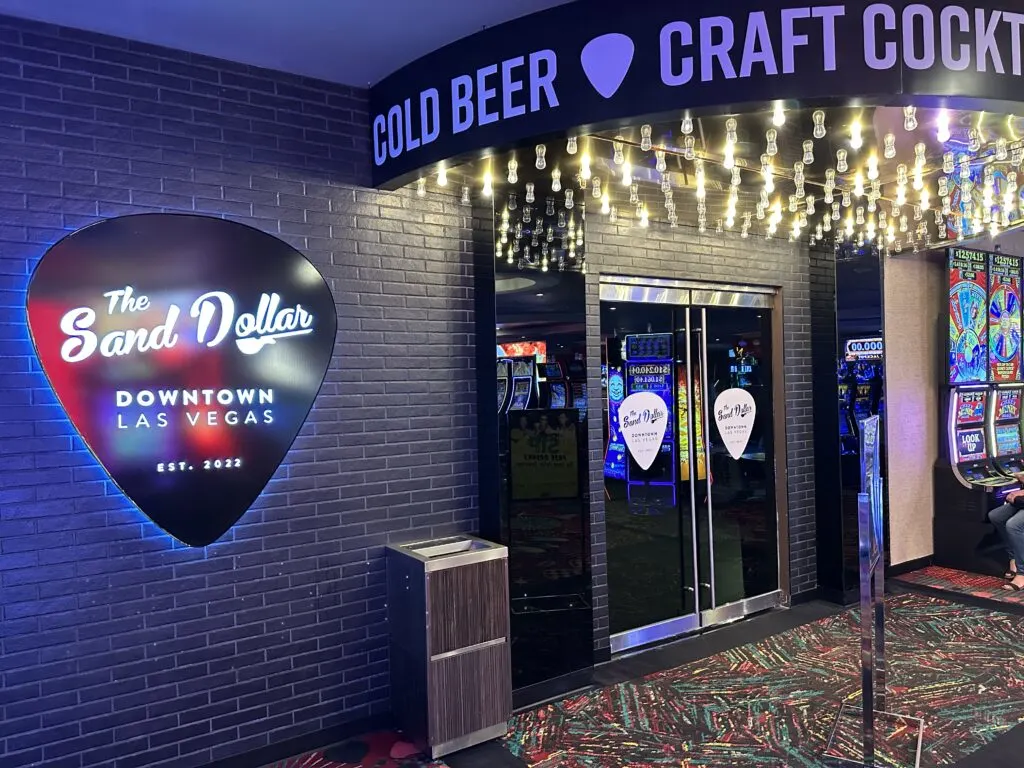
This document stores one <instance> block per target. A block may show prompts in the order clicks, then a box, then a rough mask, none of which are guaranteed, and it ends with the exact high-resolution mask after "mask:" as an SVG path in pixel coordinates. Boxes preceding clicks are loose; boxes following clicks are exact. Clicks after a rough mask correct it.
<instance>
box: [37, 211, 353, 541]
mask: <svg viewBox="0 0 1024 768" xmlns="http://www.w3.org/2000/svg"><path fill="white" fill-rule="evenodd" d="M335 312H336V310H335V305H334V298H333V297H332V295H331V291H330V288H329V287H328V286H327V283H326V282H325V281H324V278H323V277H322V276H321V275H320V273H319V272H318V271H317V269H316V267H314V266H313V265H312V264H311V263H310V262H309V261H308V260H307V259H306V258H305V257H304V256H303V255H302V254H301V253H299V252H298V251H297V250H295V249H294V248H292V247H291V246H290V245H288V244H287V243H284V242H282V241H281V240H278V239H277V238H275V237H273V236H271V235H268V234H266V233H264V232H260V231H259V230H256V229H253V228H251V227H247V226H244V225H242V224H237V223H234V222H229V221H224V220H222V219H215V218H210V217H205V216H192V215H179V214H142V215H137V216H125V217H122V218H117V219H109V220H107V221H102V222H100V223H98V224H94V225H92V226H90V227H86V228H85V229H82V230H79V231H78V232H75V233H74V234H72V235H69V236H68V237H66V238H64V239H63V240H61V241H60V242H58V243H57V244H56V245H54V246H53V247H52V248H51V249H50V250H49V251H48V252H47V253H46V254H45V255H44V256H43V258H42V259H41V260H40V262H39V265H38V266H37V267H36V270H35V273H34V274H33V275H32V280H31V282H30V283H29V289H28V321H29V327H30V329H31V332H32V340H33V343H34V344H35V348H36V353H37V355H38V356H39V360H40V362H41V363H42V366H43V370H44V371H45V373H46V376H47V378H48V379H49V381H50V385H51V386H52V387H53V390H54V392H55V393H56V394H57V398H58V399H59V400H60V403H61V405H62V406H63V407H64V410H65V411H66V412H67V415H68V418H70V420H71V422H72V424H74V426H75V428H76V429H77V430H78V432H79V434H81V436H82V438H83V439H84V440H85V443H86V445H88V447H89V450H91V451H92V453H93V455H94V456H95V457H96V459H97V460H98V461H99V462H100V464H102V465H103V468H104V469H105V470H106V471H107V474H109V475H110V478H111V480H113V482H114V483H115V484H116V485H117V486H118V487H119V488H120V489H121V490H122V491H123V492H124V494H125V495H126V496H127V497H128V498H129V499H131V501H132V502H133V503H134V504H135V505H136V506H137V507H138V508H139V509H140V510H141V511H142V512H143V513H144V514H145V515H147V516H148V517H149V518H150V519H151V520H152V521H153V522H154V523H156V524H157V525H158V526H160V527H161V528H162V529H163V530H165V531H166V532H167V533H169V534H170V535H171V536H173V537H174V538H176V539H178V540H179V541H181V542H183V543H185V544H188V545H190V546H206V545H207V544H211V543H213V542H214V541H216V540H217V539H219V538H220V537H221V536H223V535H224V533H226V532H227V531H228V529H230V528H231V526H232V525H234V524H235V523H236V522H237V521H238V519H239V518H240V517H241V516H242V515H243V514H244V513H245V511H246V510H247V509H248V508H249V507H250V506H251V505H252V503H253V502H254V501H255V500H256V498H257V497H258V496H259V495H260V493H261V492H262V491H263V489H264V487H265V486H266V484H267V482H268V481H269V480H270V478H271V477H272V476H273V474H274V472H276V471H277V468H278V467H279V466H280V464H281V462H282V461H283V460H284V457H285V455H286V454H287V453H288V449H289V448H290V447H291V444H292V442H293V441H294V440H295V436H296V435H297V434H298V432H299V429H300V428H301V427H302V424H303V422H304V421H305V420H306V416H307V415H308V414H309V410H310V408H311V407H312V405H313V401H314V400H315V399H316V395H317V393H318V392H319V390H320V386H321V384H322V383H323V380H324V376H325V375H326V373H327V367H328V365H329V364H330V361H331V355H332V353H333V350H334V340H335V336H336V333H337V316H336V314H335Z"/></svg>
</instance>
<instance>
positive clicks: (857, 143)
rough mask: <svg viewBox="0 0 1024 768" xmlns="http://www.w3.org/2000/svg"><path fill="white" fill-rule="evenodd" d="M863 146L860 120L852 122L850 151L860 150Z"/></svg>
mask: <svg viewBox="0 0 1024 768" xmlns="http://www.w3.org/2000/svg"><path fill="white" fill-rule="evenodd" d="M862 146H864V137H863V136H862V135H861V127H860V120H854V121H853V123H852V124H851V125H850V149H860V148H861V147H862Z"/></svg>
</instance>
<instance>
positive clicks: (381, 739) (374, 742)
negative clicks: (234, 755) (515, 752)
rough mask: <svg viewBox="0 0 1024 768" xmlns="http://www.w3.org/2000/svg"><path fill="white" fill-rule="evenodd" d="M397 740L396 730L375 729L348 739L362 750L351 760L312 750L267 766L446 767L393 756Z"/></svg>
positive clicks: (420, 759) (351, 744)
mask: <svg viewBox="0 0 1024 768" xmlns="http://www.w3.org/2000/svg"><path fill="white" fill-rule="evenodd" d="M398 741H399V736H398V735H397V734H394V733H375V734H372V735H370V736H365V737H363V738H361V739H358V740H353V741H351V742H348V745H349V746H350V747H352V751H353V752H355V753H364V754H363V755H362V757H360V758H358V759H356V758H353V762H337V761H335V760H328V759H327V758H326V757H324V754H323V752H311V753H310V754H308V755H303V756H302V757H290V758H288V759H287V760H282V761H280V762H277V763H273V764H272V765H268V766H266V768H447V766H446V765H445V764H444V763H442V762H430V761H427V760H425V759H424V758H421V757H418V756H413V757H408V758H397V759H396V758H392V757H391V753H392V748H393V747H394V746H395V744H396V743H397V742H398Z"/></svg>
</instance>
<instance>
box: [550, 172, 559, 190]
mask: <svg viewBox="0 0 1024 768" xmlns="http://www.w3.org/2000/svg"><path fill="white" fill-rule="evenodd" d="M551 191H552V192H561V191H562V172H561V171H560V170H558V169H557V168H554V169H552V171H551Z"/></svg>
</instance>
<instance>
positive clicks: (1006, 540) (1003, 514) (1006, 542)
mask: <svg viewBox="0 0 1024 768" xmlns="http://www.w3.org/2000/svg"><path fill="white" fill-rule="evenodd" d="M1017 511H1018V510H1017V509H1016V508H1015V507H1014V506H1013V505H1012V504H1003V505H1001V506H998V507H996V508H995V509H993V510H992V511H991V512H989V513H988V519H989V522H991V523H992V525H993V526H995V529H996V533H998V534H999V538H1000V540H1001V541H1002V542H1003V546H1004V547H1006V552H1007V554H1009V555H1010V571H1011V572H1013V571H1016V564H1017V563H1019V562H1020V560H1018V559H1017V551H1016V549H1015V548H1014V544H1013V541H1012V540H1011V539H1010V535H1009V533H1008V532H1007V530H1006V524H1007V523H1008V522H1010V519H1011V518H1012V517H1014V516H1015V515H1016V514H1017Z"/></svg>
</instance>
